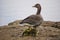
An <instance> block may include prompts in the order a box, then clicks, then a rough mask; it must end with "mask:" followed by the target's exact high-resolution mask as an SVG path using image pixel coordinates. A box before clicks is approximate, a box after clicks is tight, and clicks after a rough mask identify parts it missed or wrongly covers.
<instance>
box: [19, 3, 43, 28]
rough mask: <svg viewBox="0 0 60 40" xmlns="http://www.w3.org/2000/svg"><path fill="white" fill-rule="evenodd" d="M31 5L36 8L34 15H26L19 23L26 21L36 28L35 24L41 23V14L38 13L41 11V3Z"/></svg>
mask: <svg viewBox="0 0 60 40" xmlns="http://www.w3.org/2000/svg"><path fill="white" fill-rule="evenodd" d="M33 7H35V8H37V13H36V15H30V16H28V17H27V18H25V19H24V20H22V22H20V24H23V23H28V24H30V25H33V27H34V28H36V27H37V26H39V25H40V24H41V23H42V21H43V18H42V16H41V14H40V12H41V5H40V4H35V6H33Z"/></svg>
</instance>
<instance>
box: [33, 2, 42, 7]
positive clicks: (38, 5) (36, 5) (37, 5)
mask: <svg viewBox="0 0 60 40" xmlns="http://www.w3.org/2000/svg"><path fill="white" fill-rule="evenodd" d="M33 7H36V8H41V6H40V4H38V3H37V4H35V5H34V6H33Z"/></svg>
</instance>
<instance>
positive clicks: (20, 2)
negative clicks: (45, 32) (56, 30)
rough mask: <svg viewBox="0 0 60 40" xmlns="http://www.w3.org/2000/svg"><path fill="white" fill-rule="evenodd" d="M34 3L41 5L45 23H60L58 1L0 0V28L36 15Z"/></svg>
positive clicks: (59, 4)
mask: <svg viewBox="0 0 60 40" xmlns="http://www.w3.org/2000/svg"><path fill="white" fill-rule="evenodd" d="M36 3H40V4H41V7H42V11H41V15H42V17H43V19H44V20H45V21H55V22H56V21H60V0H0V26H1V25H6V24H8V23H10V22H13V21H15V20H23V19H24V18H26V17H27V16H29V15H32V14H36V11H37V10H36V8H33V7H32V6H34V5H35V4H36Z"/></svg>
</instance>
